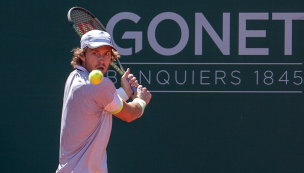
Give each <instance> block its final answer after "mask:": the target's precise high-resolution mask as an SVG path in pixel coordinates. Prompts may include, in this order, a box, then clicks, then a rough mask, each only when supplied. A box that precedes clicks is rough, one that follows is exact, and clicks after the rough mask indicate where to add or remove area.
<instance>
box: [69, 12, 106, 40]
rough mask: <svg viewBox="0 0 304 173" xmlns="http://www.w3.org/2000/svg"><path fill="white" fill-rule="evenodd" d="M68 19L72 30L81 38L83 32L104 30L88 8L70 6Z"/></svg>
mask: <svg viewBox="0 0 304 173" xmlns="http://www.w3.org/2000/svg"><path fill="white" fill-rule="evenodd" d="M67 17H68V21H69V23H70V25H71V26H72V27H73V29H74V31H75V32H76V33H77V35H78V36H79V37H80V38H81V37H82V36H83V35H84V34H85V33H87V32H89V31H91V30H94V29H97V30H101V31H106V29H105V27H104V26H103V25H102V24H101V22H100V21H99V20H98V19H97V18H96V17H95V16H94V15H93V14H92V13H91V12H89V11H88V10H86V9H84V8H81V7H72V8H71V9H70V10H69V12H68V14H67Z"/></svg>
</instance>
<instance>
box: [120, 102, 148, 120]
mask: <svg viewBox="0 0 304 173" xmlns="http://www.w3.org/2000/svg"><path fill="white" fill-rule="evenodd" d="M123 104H124V105H123V108H122V110H121V111H120V112H119V113H117V114H115V115H114V116H116V117H117V118H120V119H121V120H124V121H126V122H131V121H133V120H136V119H137V118H139V117H140V116H141V114H142V107H141V106H140V104H139V103H137V102H129V103H126V102H123Z"/></svg>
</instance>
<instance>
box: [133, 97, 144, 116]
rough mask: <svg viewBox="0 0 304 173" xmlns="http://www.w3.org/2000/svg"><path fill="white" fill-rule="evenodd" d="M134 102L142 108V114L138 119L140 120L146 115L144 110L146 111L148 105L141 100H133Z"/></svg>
mask: <svg viewBox="0 0 304 173" xmlns="http://www.w3.org/2000/svg"><path fill="white" fill-rule="evenodd" d="M133 102H136V103H138V104H139V105H140V107H141V114H140V115H139V117H138V118H140V117H141V116H142V114H143V113H144V110H145V108H146V105H147V104H146V102H145V101H144V100H143V99H140V98H135V99H134V100H133Z"/></svg>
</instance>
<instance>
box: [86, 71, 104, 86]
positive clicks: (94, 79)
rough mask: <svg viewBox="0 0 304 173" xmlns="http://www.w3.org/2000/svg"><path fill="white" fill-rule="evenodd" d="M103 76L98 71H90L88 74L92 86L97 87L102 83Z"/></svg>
mask: <svg viewBox="0 0 304 173" xmlns="http://www.w3.org/2000/svg"><path fill="white" fill-rule="evenodd" d="M102 78H103V74H102V72H101V71H100V70H92V71H91V73H90V74H89V80H90V82H91V83H92V84H94V85H97V84H99V83H100V82H101V81H102Z"/></svg>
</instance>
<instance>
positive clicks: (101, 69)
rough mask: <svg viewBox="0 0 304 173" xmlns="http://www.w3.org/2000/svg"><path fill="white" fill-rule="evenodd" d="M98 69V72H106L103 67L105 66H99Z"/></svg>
mask: <svg viewBox="0 0 304 173" xmlns="http://www.w3.org/2000/svg"><path fill="white" fill-rule="evenodd" d="M96 69H97V70H100V71H103V70H104V67H103V66H98V67H97V68H96Z"/></svg>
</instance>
